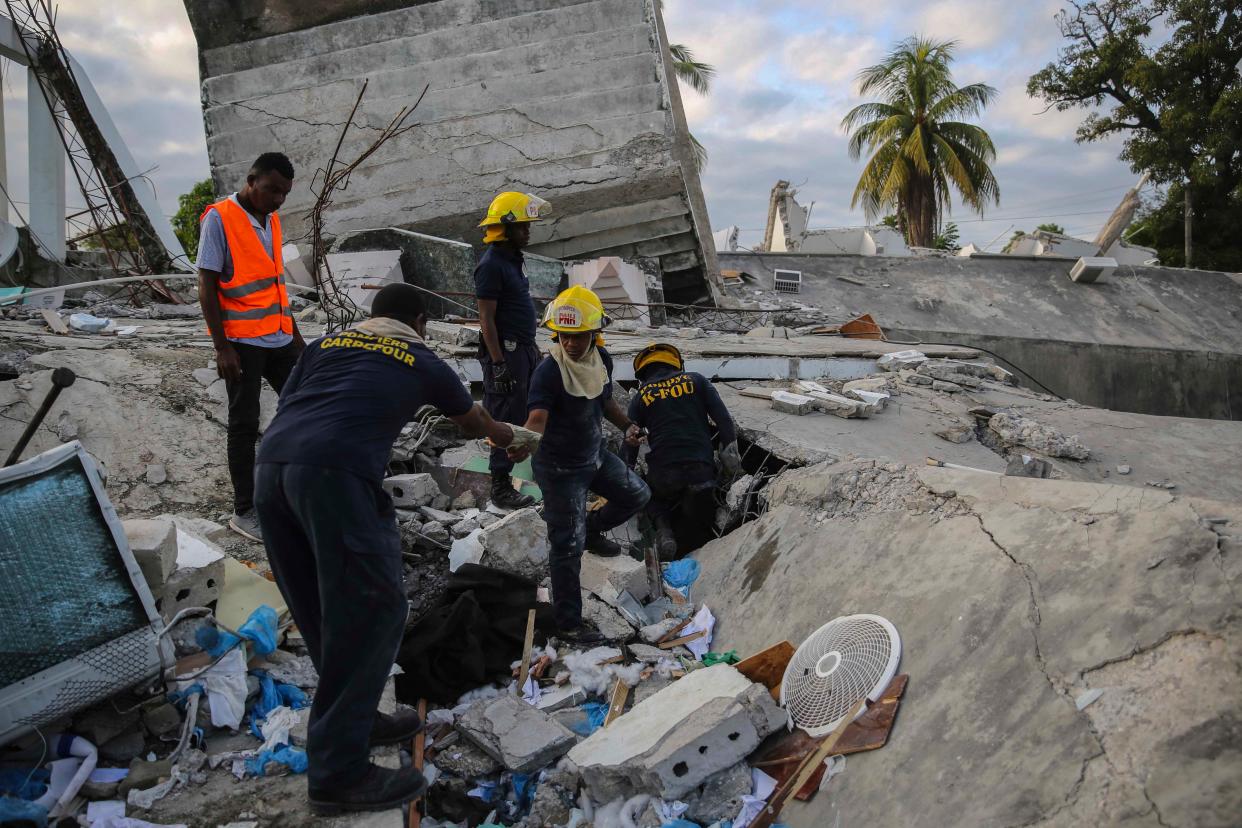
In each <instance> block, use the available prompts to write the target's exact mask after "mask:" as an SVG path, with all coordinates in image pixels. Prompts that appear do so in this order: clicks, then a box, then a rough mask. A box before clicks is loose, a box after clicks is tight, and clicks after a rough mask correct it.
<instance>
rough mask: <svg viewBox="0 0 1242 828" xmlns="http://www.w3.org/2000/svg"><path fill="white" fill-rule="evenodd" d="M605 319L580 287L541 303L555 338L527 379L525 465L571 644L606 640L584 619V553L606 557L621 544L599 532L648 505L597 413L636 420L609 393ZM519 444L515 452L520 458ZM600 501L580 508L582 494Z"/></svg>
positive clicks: (559, 616) (628, 426)
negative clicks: (530, 453)
mask: <svg viewBox="0 0 1242 828" xmlns="http://www.w3.org/2000/svg"><path fill="white" fill-rule="evenodd" d="M607 323H608V318H607V317H606V316H605V315H604V308H603V305H601V304H600V301H599V297H598V296H596V295H595V294H594V293H592V292H591V291H590V290H587V289H586V288H584V287H581V286H574V287H571V288H569V289H568V290H566V291H564V292H562V293H561V294H560V295H559V296H557V297H556V299H554V300H553V301H552V303H551V304H549V305H548V307H547V310H546V311H545V313H544V317H543V324H544V325H545V326H546V327H548V328H549V329H551V330H552V332H553V336H554V338H555V341H554V343H553V345H552V347H551V349H550V352H549V353H550V356H549V357H548V358H547V359H544V360H543V362H541V363H539V367H538V368H536V369H535V376H534V378H533V379H532V380H531V386H530V396H529V397H528V398H527V406H528V407H529V409H530V416H529V417H528V418H527V420H526V428H528V429H530V430H531V431H535V432H539V433H541V434H542V435H543V439H542V441H541V442H540V444H539V450H538V452H536V453H535V455H534V458H533V460H532V463H531V466H532V468H533V469H534V473H535V482H536V483H538V484H539V488H540V489H541V490H542V491H543V519H544V521H545V522H547V524H548V542H549V545H550V546H551V553H550V555H549V565H550V568H551V570H552V604H553V612H554V615H555V618H556V626H557V637H558V638H561V639H563V640H565V641H569V642H573V643H578V644H591V643H598V642H600V641H602V640H604V638H603V636H602V635H601V634H600V632H599V630H598V629H596V628H595V626H594V625H593V624H591V623H590V622H589V621H585V620H584V619H583V617H582V592H581V588H580V586H579V580H578V579H579V574H580V572H581V568H582V551H583V549H584V548H585V549H587V550H588V551H590V552H592V553H594V554H596V555H601V556H606V557H611V556H615V555H619V554H621V551H622V550H621V547H620V546H619V545H618V544H616V543H614V542H613V541H611V540H609V539H608V538H606V537H604V534H603V533H604V532H606V531H608V530H609V529H612V528H614V527H616V526H620V525H621V524H622V523H625V521H627V520H629V519H630V518H631V517H633V516H634V515H635V514H637V513H638V511H639V510H640V509H642V508H643V506H645V505H646V504H647V500H648V498H650V496H651V493H650V491H648V489H647V485H646V484H645V483H643V481H642V480H641V479H640V478H639V477H638V475H636V474H634V472H633V471H631V470H630V469H629V468H628V467H627V466H626V465H625V463H623V462H622V461H621V458H619V457H618V456H617V455H615V454H613V453H612V452H611V451H609V450H608V448H607V447H606V445H605V441H604V430H603V418H605V417H607V418H608V421H609V422H610V423H612V424H613V425H615V426H616V427H617V428H619V429H621V431H622V432H623V433H625V434H627V435H636V434H637V433H638V426H636V425H635V424H634V423H632V422H631V421H630V419H629V418H628V417H627V416H626V415H625V412H624V411H622V410H621V406H619V405H618V404H617V402H616V400H614V399H613V398H612V357H611V356H609V354H608V351H606V350H604V348H603V347H602V342H603V337H602V336H601V333H600V332H601V331H602V330H603V328H604V326H605V325H606V324H607ZM521 453H522V452H521V450H518V451H516V452H514V455H515V456H517V457H518V458H519V459H520V456H521ZM588 492H594V493H596V494H598V495H600V496H601V497H603V498H604V499H605V500H606V501H607V502H606V503H605V505H604V506H603V508H601V509H598V510H595V511H592V512H590V513H589V514H588V512H587V493H588Z"/></svg>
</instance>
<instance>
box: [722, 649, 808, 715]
mask: <svg viewBox="0 0 1242 828" xmlns="http://www.w3.org/2000/svg"><path fill="white" fill-rule="evenodd" d="M795 649H796V648H795V647H794V645H793V644H791V643H789V642H788V641H780V642H777V643H776V644H773V645H772V646H771V647H768V648H767V649H764V650H760V651H759V652H757V653H755V654H754V655H753V656H750V657H749V658H744V659H742V660H741V661H739V662H738V663H737V664H735V665H734V666H735V667H736V668H737V671H738V672H739V673H741V674H742V675H744V676H746V678H748V679H750V680H751V681H754V682H758V683H759V684H762V685H763V686H764V687H766V688H768V690H769V691H771V693H772V698H774V699H776V700H777V701H780V697H781V682H782V681H783V680H784V679H785V668H786V667H788V666H789V659H791V658H793V654H794V650H795Z"/></svg>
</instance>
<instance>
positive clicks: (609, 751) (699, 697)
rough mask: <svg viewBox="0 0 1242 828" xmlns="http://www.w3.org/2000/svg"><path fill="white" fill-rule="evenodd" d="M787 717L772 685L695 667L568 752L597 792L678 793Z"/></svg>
mask: <svg viewBox="0 0 1242 828" xmlns="http://www.w3.org/2000/svg"><path fill="white" fill-rule="evenodd" d="M784 723H785V714H784V713H783V712H781V709H780V708H779V707H778V706H777V704H776V702H774V701H773V700H772V694H771V693H769V692H768V690H767V688H765V687H764V686H762V685H760V684H756V683H754V682H752V681H751V680H750V679H748V678H746V677H745V676H743V675H742V674H741V673H739V672H738V671H737V670H735V669H734V668H733V667H731V666H729V665H725V664H717V665H714V666H712V667H706V668H703V669H701V670H695V671H694V672H692V673H690V674H689V675H687V676H686V677H685V678H683V679H680V680H679V681H676V682H674V683H673V684H671V685H669V686H668V687H666V688H665V689H663V690H661V691H660V692H658V693H656V694H655V695H653V696H651V697H649V698H647V699H645V700H644V701H642V702H641V703H639V704H637V705H635V706H634V708H633V709H632V710H630V712H629V713H627V714H625V715H624V716H622V717H621V718H619V719H617V720H616V721H614V722H613V723H612V725H610V726H609V727H607V728H605V729H601V730H598V731H596V732H595V733H593V734H591V736H589V737H588V738H587V739H586V740H584V741H583V742H582V743H581V744H579V745H577V746H576V747H574V748H573V749H572V750H571V751H570V752H569V759H570V761H572V762H573V763H574V764H575V765H577V766H578V768H579V770H580V771H581V772H582V779H583V781H584V782H585V783H586V786H587V789H588V790H589V791H590V793H591V796H592V798H594V799H595V800H596V801H597V802H609V801H612V800H613V799H615V798H617V797H618V796H624V797H629V796H633V795H635V794H637V793H652V794H656V795H658V796H661V797H663V798H665V799H674V798H678V797H681V796H683V795H685V794H687V793H689V792H690V791H692V790H694V789H695V788H697V787H698V786H700V785H702V784H703V783H704V782H705V781H707V779H708V778H709V777H711V776H713V775H714V774H717V773H719V772H720V771H723V770H725V769H726V768H730V767H732V766H734V765H736V764H737V763H738V762H741V761H742V760H743V759H745V757H746V756H747V755H749V754H750V752H751V751H753V750H754V749H755V748H756V747H757V746H758V745H759V742H760V741H762V740H763V738H764V737H765V736H767V735H768V734H769V733H771V732H773V731H774V730H775V729H776V728H778V727H781V726H782V725H783V724H784Z"/></svg>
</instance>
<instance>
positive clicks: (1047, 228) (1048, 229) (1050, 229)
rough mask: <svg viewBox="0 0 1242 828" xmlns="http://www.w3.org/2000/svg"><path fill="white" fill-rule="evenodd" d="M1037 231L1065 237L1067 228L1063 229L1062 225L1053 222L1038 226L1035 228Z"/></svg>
mask: <svg viewBox="0 0 1242 828" xmlns="http://www.w3.org/2000/svg"><path fill="white" fill-rule="evenodd" d="M1035 229H1036V230H1043V231H1044V232H1045V233H1058V234H1060V235H1062V236H1064V235H1065V228H1064V227H1062V226H1061V225H1059V224H1057V223H1055V222H1051V221H1049V222H1045V223H1043V224H1040V225H1037V226H1036V227H1035Z"/></svg>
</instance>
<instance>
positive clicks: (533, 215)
mask: <svg viewBox="0 0 1242 828" xmlns="http://www.w3.org/2000/svg"><path fill="white" fill-rule="evenodd" d="M550 212H552V205H551V204H549V203H548V202H546V201H544V200H543V199H542V198H540V197H539V196H536V195H531V194H530V193H512V192H509V193H501V194H500V195H498V196H496V197H495V198H493V199H492V203H491V206H489V207H488V208H487V215H486V216H484V217H483V220H482V221H481V222H479V226H480V227H492V226H494V225H497V224H513V223H515V222H519V221H539V220H540V219H541V218H543V217H545V216H546V215H547V214H548V213H550Z"/></svg>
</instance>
